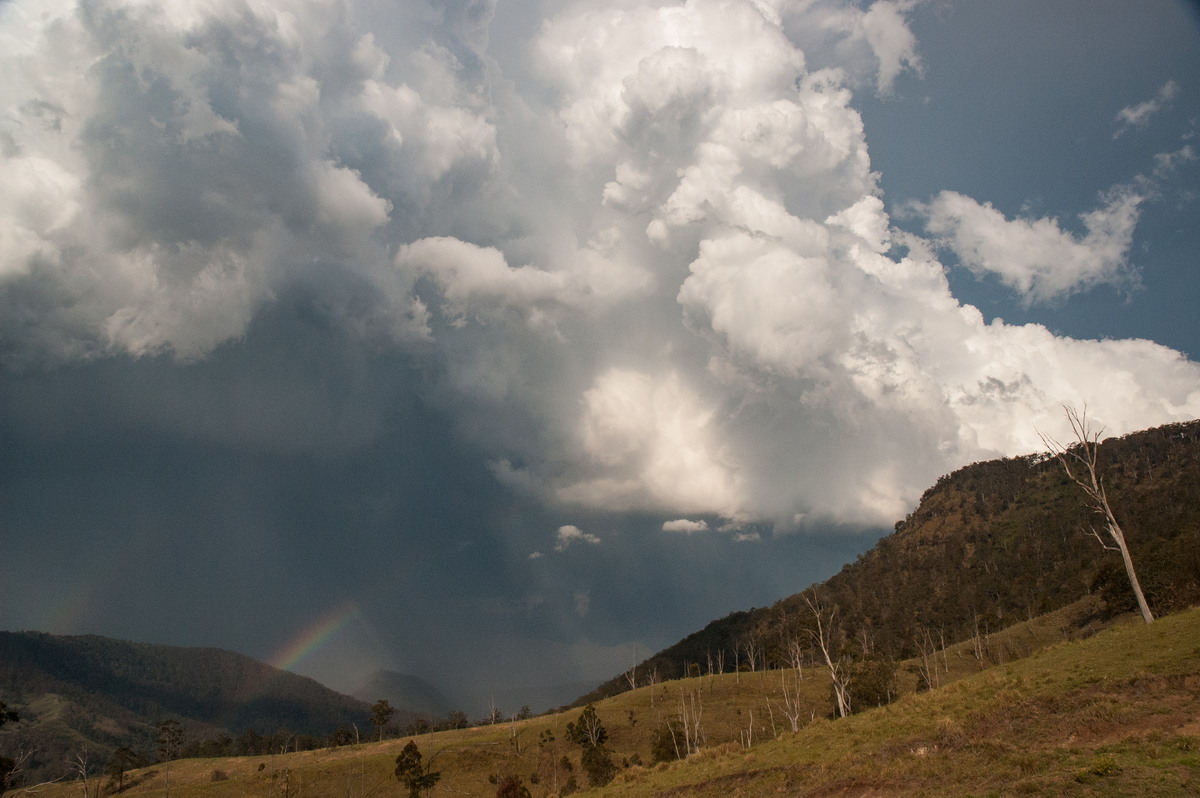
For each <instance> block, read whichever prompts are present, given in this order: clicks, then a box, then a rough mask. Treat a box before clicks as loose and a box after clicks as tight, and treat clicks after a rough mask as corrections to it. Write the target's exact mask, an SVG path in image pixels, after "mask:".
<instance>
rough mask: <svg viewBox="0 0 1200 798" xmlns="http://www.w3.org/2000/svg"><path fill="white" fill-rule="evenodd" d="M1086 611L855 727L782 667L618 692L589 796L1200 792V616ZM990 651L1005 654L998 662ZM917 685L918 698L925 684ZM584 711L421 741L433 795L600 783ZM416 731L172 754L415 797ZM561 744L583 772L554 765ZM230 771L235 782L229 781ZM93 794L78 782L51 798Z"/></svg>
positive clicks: (182, 774)
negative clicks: (410, 785) (1107, 618)
mask: <svg viewBox="0 0 1200 798" xmlns="http://www.w3.org/2000/svg"><path fill="white" fill-rule="evenodd" d="M1086 616H1087V608H1086V607H1076V608H1073V609H1072V608H1068V610H1063V611H1060V612H1059V613H1054V614H1051V615H1049V616H1044V617H1042V618H1038V619H1034V621H1031V622H1029V623H1028V624H1023V625H1019V626H1018V627H1013V628H1011V629H1009V630H1006V631H1005V632H1004V633H1002V634H997V635H992V636H991V639H990V640H989V644H990V646H991V650H992V652H993V658H992V659H986V658H985V661H984V662H980V660H978V659H977V658H976V657H975V656H974V651H975V647H974V646H973V645H971V644H970V643H966V644H962V645H960V646H956V647H952V648H950V649H948V650H947V652H946V655H945V657H944V658H943V659H942V660H941V662H942V664H943V671H942V677H941V678H942V679H943V681H944V683H945V686H943V687H940V688H938V689H936V690H932V691H930V692H926V693H920V694H916V693H912V692H909V693H908V694H906V695H904V696H903V697H902V698H901V699H900V700H899V701H897V702H895V703H893V704H891V705H888V706H886V707H882V708H879V709H874V710H871V711H868V712H864V713H862V714H859V715H855V716H853V717H851V718H847V719H844V720H829V719H827V718H826V717H825V716H826V715H827V714H828V712H829V709H830V705H829V685H828V677H827V675H826V674H824V673H822V672H821V671H820V670H819V669H815V668H814V669H810V670H806V671H805V672H804V679H803V680H802V681H800V682H799V696H800V701H801V703H802V706H803V707H804V709H805V713H804V718H803V722H804V728H802V729H801V730H800V731H799V732H798V733H793V732H792V731H791V724H790V722H789V721H788V720H787V719H786V718H785V717H784V712H783V684H782V682H781V679H782V678H784V676H783V674H781V673H780V672H778V671H773V672H766V673H763V672H759V673H743V674H724V675H714V676H705V677H701V678H698V679H689V680H681V681H674V682H666V683H662V684H658V685H654V686H652V687H643V688H640V689H638V690H635V691H631V692H629V693H625V694H622V695H619V696H616V697H614V698H612V699H608V700H606V701H604V702H601V703H599V704H598V705H597V711H598V713H599V716H600V718H601V720H602V721H603V723H604V725H605V728H606V729H607V730H608V732H609V745H610V747H611V748H612V749H613V751H614V757H615V759H616V761H617V762H618V764H621V765H623V767H622V769H621V770H620V772H619V773H618V775H617V778H616V780H615V781H614V782H613V783H612V784H611V785H609V786H608V787H606V788H604V789H602V790H592V791H589V792H585V793H583V794H586V795H589V796H646V795H678V796H720V797H721V798H732V796H739V795H744V796H760V795H789V796H867V795H871V796H900V795H905V796H908V795H912V796H921V795H930V796H933V795H963V796H1007V795H1044V796H1051V795H1053V796H1059V795H1066V796H1108V795H1113V796H1116V795H1167V796H1170V795H1196V794H1200V721H1198V720H1197V718H1200V610H1191V611H1188V612H1184V613H1179V614H1176V615H1172V616H1168V617H1165V618H1161V619H1159V620H1158V621H1156V622H1155V623H1154V624H1152V625H1151V626H1145V625H1142V624H1134V623H1125V624H1120V625H1117V626H1115V627H1113V628H1111V629H1107V630H1105V631H1102V632H1100V633H1098V634H1095V635H1093V636H1090V637H1087V638H1086V639H1083V640H1076V641H1074V642H1066V643H1058V644H1050V643H1051V641H1052V640H1054V639H1060V640H1061V639H1062V638H1063V636H1064V635H1072V634H1075V632H1073V631H1072V630H1073V629H1074V628H1075V627H1074V625H1073V624H1074V623H1075V622H1077V621H1079V620H1080V619H1081V618H1085V617H1086ZM1025 654H1029V656H1024V655H1025ZM1018 656H1023V658H1020V659H1015V657H1018ZM992 661H998V662H1000V664H996V665H992V666H991V667H986V668H984V666H985V665H988V664H989V663H990V662H992ZM946 666H948V667H946ZM787 678H789V679H791V678H792V677H791V676H788V677H787ZM905 678H906V681H907V683H908V689H909V690H910V691H911V688H912V685H915V681H916V680H915V677H914V676H912V675H911V674H906V675H905ZM792 684H793V686H794V683H792ZM685 705H686V706H687V707H688V709H689V711H696V712H698V713H699V716H700V728H701V730H702V741H703V750H701V751H700V752H699V753H696V754H693V755H692V756H690V757H688V758H687V759H685V760H682V761H678V762H671V763H665V764H657V765H655V764H652V763H651V757H650V750H651V740H652V735H653V732H654V730H655V729H656V728H658V727H660V726H661V725H662V724H663V723H665V722H666V720H667V719H668V718H670V717H673V716H675V715H677V714H678V713H679V712H680V708H681V706H685ZM578 714H579V711H578V710H574V711H570V712H566V713H562V714H558V715H551V716H544V717H540V718H533V719H531V720H527V721H521V722H515V723H505V724H499V725H496V726H489V727H481V728H476V729H466V730H461V731H454V732H442V733H438V734H432V735H425V736H422V737H418V738H415V739H416V740H417V744H418V745H419V747H420V749H421V751H422V753H423V754H424V756H425V757H426V759H427V760H428V759H429V758H430V757H432V758H433V760H432V761H433V766H434V769H436V770H440V771H441V772H442V774H443V775H442V781H441V782H440V783H439V784H438V786H437V788H436V789H434V790H433V792H432V793H430V794H431V795H434V796H439V795H461V796H493V795H495V792H496V787H495V781H496V780H498V779H499V778H502V777H504V776H506V775H509V774H515V775H519V776H521V777H522V778H524V779H525V780H526V784H527V786H529V788H530V790H531V792H532V794H533V795H534V796H538V797H539V798H540V796H545V795H549V794H553V790H554V789H555V779H556V778H557V784H558V786H560V787H561V786H562V785H563V784H564V783H565V781H566V780H567V778H569V777H570V776H572V775H573V776H574V777H575V779H576V780H577V782H578V783H579V784H580V786H586V783H587V780H586V778H585V776H584V774H583V773H582V771H581V769H580V762H579V749H578V747H577V746H573V745H571V744H570V743H568V742H567V740H566V724H567V723H568V722H569V721H573V720H575V719H576V718H577V717H578ZM549 735H552V736H553V738H554V739H553V741H548V736H549ZM406 741H407V738H405V739H400V740H390V741H385V742H383V743H371V744H363V745H361V746H349V747H345V748H340V749H335V750H328V749H326V750H321V751H311V752H304V753H295V754H286V755H277V756H260V757H238V758H227V759H213V760H184V761H179V762H175V763H172V764H171V776H170V778H171V795H172V796H179V798H193V797H195V798H199V797H200V796H214V798H216V797H223V796H285V795H286V796H287V798H327V797H328V798H333V797H334V796H337V798H366V797H367V796H372V795H375V796H383V795H399V794H402V792H401V790H400V789H399V785H398V784H397V783H396V781H395V779H394V778H393V776H392V770H393V767H394V759H395V756H396V754H397V753H398V752H399V751H400V749H401V748H402V747H403V745H404V743H405V742H406ZM563 755H566V756H567V757H568V759H569V761H570V762H571V767H572V771H571V772H570V773H567V772H566V771H565V770H563V769H562V767H561V766H559V767H557V768H556V767H555V765H556V763H559V762H560V760H561V757H562V756H563ZM638 762H640V763H641V764H640V765H639V764H637V763H638ZM163 770H164V769H163V768H161V767H158V768H155V769H153V770H148V771H142V772H135V773H131V774H129V776H128V778H129V779H132V780H139V781H138V784H137V785H136V786H135V787H133V788H130V789H127V790H126V792H125V794H128V795H137V796H160V795H163V794H164V793H165V790H164V786H165V785H164V773H163ZM218 770H219V771H221V772H222V774H224V775H225V776H226V777H227V778H225V779H224V780H219V781H214V780H213V773H214V771H218ZM556 770H557V773H556ZM535 773H537V774H538V782H537V783H536V784H531V783H530V780H531V776H532V775H533V774H535ZM79 792H80V788H79V785H78V783H76V784H71V785H65V784H63V785H55V786H52V787H48V788H45V789H43V790H42V791H41V793H40V794H42V795H45V796H48V798H55V797H56V796H59V795H63V796H66V795H79Z"/></svg>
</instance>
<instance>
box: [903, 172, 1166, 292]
mask: <svg viewBox="0 0 1200 798" xmlns="http://www.w3.org/2000/svg"><path fill="white" fill-rule="evenodd" d="M1143 201H1144V197H1142V196H1141V195H1140V194H1138V193H1136V192H1134V191H1131V190H1129V189H1118V190H1114V191H1113V192H1111V196H1110V197H1109V198H1108V200H1107V202H1105V204H1104V205H1103V206H1102V207H1100V208H1097V209H1095V210H1093V211H1089V212H1087V213H1084V214H1081V215H1080V217H1079V218H1080V220H1081V221H1082V223H1083V226H1084V228H1085V230H1086V232H1085V233H1084V234H1083V235H1082V236H1076V235H1073V234H1072V233H1070V232H1069V231H1066V230H1063V229H1062V227H1061V226H1060V224H1059V222H1058V220H1057V219H1050V218H1039V219H1007V218H1005V216H1004V215H1003V214H1002V213H1000V211H998V210H996V209H995V208H993V207H992V205H991V204H990V203H983V204H980V203H979V202H977V201H976V200H973V199H971V198H970V197H966V196H963V195H962V194H959V193H957V192H954V191H943V192H942V193H941V194H939V195H938V196H937V197H936V198H935V199H934V200H933V202H931V203H929V205H928V206H927V207H926V208H925V209H924V213H925V214H926V216H927V222H926V229H927V230H928V231H929V232H930V233H932V234H934V235H935V236H938V237H939V240H940V241H941V243H942V244H943V245H944V246H945V247H947V248H948V249H950V250H952V251H953V252H954V254H955V255H957V256H958V258H959V260H960V261H961V262H962V264H963V265H964V266H966V267H967V268H969V269H970V270H971V271H973V272H975V273H977V274H994V275H996V276H998V277H999V278H1000V280H1001V281H1002V282H1003V283H1004V284H1005V285H1007V286H1009V287H1010V288H1012V289H1013V290H1015V291H1016V292H1017V293H1019V294H1020V295H1021V297H1022V298H1023V299H1024V300H1025V301H1026V302H1039V301H1046V300H1051V299H1057V298H1061V297H1063V296H1066V295H1069V294H1072V293H1076V292H1079V291H1084V290H1087V289H1089V288H1092V287H1094V286H1096V285H1099V284H1101V283H1118V282H1122V281H1126V280H1128V279H1129V278H1130V269H1129V263H1128V259H1129V246H1130V243H1131V242H1132V240H1133V229H1134V227H1135V226H1136V225H1137V221H1138V213H1139V210H1138V209H1139V206H1140V205H1141V203H1142V202H1143Z"/></svg>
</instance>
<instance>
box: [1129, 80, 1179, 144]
mask: <svg viewBox="0 0 1200 798" xmlns="http://www.w3.org/2000/svg"><path fill="white" fill-rule="evenodd" d="M1178 93H1179V85H1178V84H1177V83H1176V82H1175V81H1173V80H1168V81H1167V82H1166V83H1164V84H1163V85H1162V87H1161V88H1160V89H1159V90H1158V92H1157V93H1156V94H1155V95H1154V96H1153V97H1151V98H1150V99H1149V100H1146V101H1144V102H1140V103H1137V104H1136V105H1130V106H1127V107H1125V108H1122V109H1121V110H1120V112H1118V113H1117V118H1116V123H1117V129H1116V131H1115V132H1114V133H1113V138H1114V139H1115V138H1120V137H1121V136H1123V135H1124V134H1126V133H1128V132H1129V131H1130V130H1145V129H1146V128H1147V127H1148V126H1149V125H1150V118H1151V117H1152V116H1154V115H1155V114H1157V113H1158V112H1159V111H1161V110H1163V109H1164V108H1167V107H1169V106H1170V104H1171V100H1173V99H1175V95H1176V94H1178Z"/></svg>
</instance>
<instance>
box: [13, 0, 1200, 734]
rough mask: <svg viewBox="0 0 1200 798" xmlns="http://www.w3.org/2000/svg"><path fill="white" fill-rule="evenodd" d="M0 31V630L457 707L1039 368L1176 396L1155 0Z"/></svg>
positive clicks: (1186, 258) (713, 573)
mask: <svg viewBox="0 0 1200 798" xmlns="http://www.w3.org/2000/svg"><path fill="white" fill-rule="evenodd" d="M0 45H2V46H0V59H3V61H4V63H3V65H2V66H0V68H2V69H3V70H4V73H5V74H6V75H11V76H12V79H11V80H7V81H6V82H5V85H4V86H3V87H0V108H2V109H3V111H4V113H3V115H2V116H0V175H2V179H3V181H4V184H5V186H6V187H7V189H6V191H5V193H4V196H3V197H2V198H0V530H2V531H3V541H4V548H5V553H4V561H5V564H6V568H5V571H6V575H5V579H4V580H0V628H8V629H40V630H44V631H50V632H56V633H97V634H105V635H112V636H117V637H123V638H127V639H135V640H143V641H148V642H160V643H170V644H179V645H209V646H218V647H224V648H231V649H234V650H237V651H241V652H243V653H246V654H249V655H251V656H255V657H258V658H260V659H264V660H268V661H273V662H276V663H278V664H281V665H286V666H287V667H289V668H292V669H294V670H296V671H298V672H301V673H305V674H308V675H312V676H315V677H317V678H319V679H321V680H322V681H324V682H326V683H328V684H330V685H331V686H334V687H336V688H338V689H343V690H353V689H355V688H356V687H358V686H359V685H360V684H362V683H363V682H365V681H366V679H367V677H368V676H369V674H370V673H371V671H372V670H374V669H376V668H381V667H385V668H391V669H395V670H400V671H403V672H407V673H413V674H417V675H420V676H423V677H426V678H428V679H430V680H431V681H434V682H435V683H437V684H438V685H439V686H440V687H442V688H443V689H444V690H445V691H446V692H448V693H450V694H451V695H452V696H453V697H454V699H455V700H456V701H457V702H459V703H460V704H461V705H462V706H463V707H464V708H465V709H467V710H469V711H470V712H472V713H478V714H482V712H483V710H484V708H485V707H486V705H487V703H488V701H489V700H490V698H491V697H492V696H494V695H496V694H501V695H505V696H508V695H511V693H509V692H507V691H508V690H510V689H511V688H522V687H524V686H528V685H538V684H543V685H544V684H554V683H578V682H581V681H589V680H596V681H599V680H602V679H605V678H607V677H609V676H612V675H613V674H615V673H616V672H618V671H620V670H622V669H624V668H625V667H627V666H628V665H629V664H631V663H632V662H633V661H634V660H635V659H641V658H644V657H645V656H647V655H648V654H649V653H651V652H653V651H655V650H657V649H660V648H662V647H664V646H666V645H669V644H670V643H673V642H675V641H676V640H678V639H680V638H681V637H683V636H685V635H686V634H688V633H690V632H692V631H695V630H696V629H697V628H699V627H700V626H702V625H704V624H705V623H706V622H707V621H709V620H711V619H713V618H716V617H719V616H722V615H724V614H726V613H728V612H730V611H733V610H737V609H745V608H748V607H750V606H754V605H760V606H761V605H763V604H768V603H771V602H773V601H774V600H776V599H778V598H781V597H783V596H785V595H788V594H790V593H793V592H796V591H798V590H800V589H802V588H804V587H806V586H807V585H808V584H810V583H812V582H814V581H818V580H820V579H823V578H825V577H827V576H828V575H830V574H831V573H833V572H835V571H837V570H838V569H839V568H840V567H841V565H842V564H843V563H845V562H847V561H849V560H852V559H853V558H854V557H855V556H856V555H857V554H858V553H860V552H861V551H863V550H865V549H867V548H869V547H870V546H871V545H872V544H873V542H874V541H875V540H876V539H877V538H878V537H879V536H880V535H882V534H884V533H885V532H886V531H888V530H889V529H890V528H891V527H892V525H893V524H894V523H895V521H897V520H899V519H900V518H902V517H903V516H904V515H905V514H906V513H907V512H908V511H910V510H911V509H912V508H913V506H914V504H915V502H916V501H917V499H918V498H919V496H920V494H921V492H922V491H923V490H924V489H925V488H927V487H928V486H929V485H931V484H932V483H933V482H934V481H935V480H936V479H937V477H938V476H940V475H941V474H944V473H947V472H949V471H951V470H953V469H955V468H957V467H959V466H962V465H965V464H967V463H970V462H974V461H977V460H981V459H989V458H992V457H998V456H1008V455H1015V454H1023V453H1027V452H1029V451H1033V450H1035V449H1037V448H1039V438H1038V432H1039V431H1047V432H1050V433H1051V434H1061V427H1062V414H1061V406H1062V404H1063V403H1074V404H1082V403H1085V402H1086V403H1087V405H1088V408H1089V412H1090V414H1091V415H1092V417H1093V418H1096V419H1097V420H1099V421H1100V422H1101V423H1103V424H1105V425H1106V426H1107V428H1108V429H1109V430H1110V431H1111V432H1114V433H1123V432H1127V431H1132V430H1135V429H1140V428H1145V427H1148V426H1153V425H1156V424H1161V423H1165V422H1168V421H1172V420H1180V419H1185V418H1195V417H1196V416H1197V415H1200V365H1198V364H1197V362H1196V358H1197V357H1200V338H1198V335H1200V333H1198V332H1197V325H1196V323H1195V313H1194V309H1195V307H1196V306H1197V305H1198V304H1200V274H1198V273H1197V263H1198V253H1200V229H1198V228H1200V225H1196V224H1195V218H1196V213H1197V207H1198V202H1200V152H1198V151H1197V147H1200V144H1198V143H1197V142H1196V141H1195V134H1196V131H1197V125H1198V124H1200V14H1198V12H1197V10H1196V7H1195V6H1194V5H1193V4H1191V3H1183V2H1149V3H1131V2H1093V1H1091V0H1089V1H1088V2H1054V3H1044V2H1043V3H1032V2H992V3H969V2H937V1H936V0H930V1H929V2H903V1H901V2H892V1H890V0H880V2H876V3H874V4H869V3H844V2H837V1H836V0H815V1H814V2H788V0H745V1H744V2H739V1H733V0H731V1H730V2H725V3H719V2H716V1H715V0H690V2H687V3H679V4H660V3H653V2H649V1H648V0H645V1H643V0H627V1H626V2H620V3H611V2H605V3H599V2H591V1H590V0H576V1H575V2H542V3H521V4H508V3H505V2H498V3H489V2H485V1H484V0H425V2H418V3H409V4H404V5H403V7H401V8H397V7H395V4H391V3H383V2H369V1H368V0H341V1H340V2H334V1H333V0H312V2H307V3H302V4H297V5H295V6H292V7H289V8H287V9H286V10H284V9H282V8H281V7H273V6H272V5H271V4H269V3H250V4H248V5H247V4H239V3H232V2H230V3H225V2H213V3H208V4H205V5H204V6H203V7H200V6H198V5H194V4H191V3H186V2H178V3H168V4H165V5H164V4H160V3H154V4H147V3H140V2H133V1H132V0H129V2H124V1H123V0H106V1H105V2H99V3H89V4H84V5H83V7H82V8H77V7H76V5H75V4H74V3H72V2H67V1H66V0H63V1H62V2H40V3H39V2H18V1H16V0H10V1H9V2H6V3H3V4H0ZM518 695H521V693H518ZM524 695H534V694H533V693H525V694H524ZM513 700H517V699H513ZM530 701H532V702H534V703H536V699H532V698H531V699H530ZM508 709H516V707H515V706H514V707H509V708H508Z"/></svg>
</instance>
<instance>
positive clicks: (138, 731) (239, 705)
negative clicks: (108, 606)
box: [0, 632, 369, 777]
mask: <svg viewBox="0 0 1200 798" xmlns="http://www.w3.org/2000/svg"><path fill="white" fill-rule="evenodd" d="M0 699H2V700H4V701H5V702H6V703H7V704H8V706H9V708H15V709H16V710H17V711H18V712H19V713H20V715H21V718H22V721H23V722H22V723H21V724H19V725H16V726H15V727H14V726H13V725H11V724H10V725H9V726H6V727H5V730H4V732H3V739H5V741H6V742H9V741H13V740H14V738H16V740H18V741H19V743H20V744H23V745H25V746H29V747H33V748H35V749H36V758H37V763H38V764H35V767H34V768H33V773H32V774H31V775H32V776H38V775H42V774H52V775H51V777H53V776H57V775H59V771H60V770H61V763H62V761H63V760H65V759H66V758H67V756H68V754H69V752H70V750H71V749H73V748H78V747H79V746H81V745H87V746H88V747H89V748H90V749H91V751H92V755H93V756H94V757H98V758H99V761H101V762H103V761H104V760H106V759H107V757H108V755H109V754H110V753H111V752H112V751H113V750H114V749H115V748H117V747H119V746H126V747H129V748H132V749H135V750H140V751H147V752H148V751H152V750H153V749H154V737H155V725H156V724H157V723H158V722H160V721H162V720H165V719H174V720H177V721H179V722H180V724H181V726H182V727H183V728H184V730H185V732H186V734H187V737H188V738H189V739H192V740H200V739H204V738H211V737H219V736H221V735H232V736H236V735H239V734H241V733H242V732H245V731H246V730H248V729H255V730H257V731H259V732H263V733H268V734H270V733H274V732H276V731H277V730H279V729H289V730H291V731H292V732H303V733H307V734H312V735H325V734H328V733H330V732H332V731H334V730H335V729H336V728H337V727H339V726H342V725H348V724H351V723H358V724H359V725H360V726H362V727H369V722H368V721H367V717H368V714H369V709H368V707H367V706H366V705H365V704H363V703H362V702H361V701H358V700H356V699H354V698H351V697H349V696H345V695H342V694H340V693H336V692H334V691H333V690H330V689H328V688H326V687H324V686H322V685H321V684H319V683H317V682H315V681H313V680H312V679H308V678H306V677H303V676H297V675H296V674H293V673H289V672H287V671H281V670H279V669H277V668H273V667H271V666H270V665H266V664H264V663H261V662H258V661H256V660H253V659H251V658H249V657H245V656H242V655H241V654H236V653H234V652H231V651H223V650H220V649H215V648H180V647H175V646H160V645H149V644H145V643H130V642H126V641H122V640H114V639H111V638H106V637H99V636H95V635H85V636H56V635H49V634H43V633H40V632H0ZM6 747H7V748H12V747H13V746H11V745H6ZM10 755H11V754H10ZM39 764H40V767H39V766H38V765H39Z"/></svg>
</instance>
